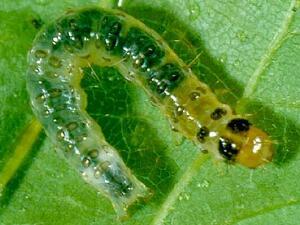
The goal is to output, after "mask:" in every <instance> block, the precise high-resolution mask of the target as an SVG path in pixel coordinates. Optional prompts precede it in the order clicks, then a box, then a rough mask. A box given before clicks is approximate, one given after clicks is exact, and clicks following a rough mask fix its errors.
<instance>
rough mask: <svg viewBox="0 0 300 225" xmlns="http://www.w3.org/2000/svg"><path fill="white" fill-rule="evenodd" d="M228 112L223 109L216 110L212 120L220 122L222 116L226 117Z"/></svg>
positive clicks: (211, 116)
mask: <svg viewBox="0 0 300 225" xmlns="http://www.w3.org/2000/svg"><path fill="white" fill-rule="evenodd" d="M226 113H227V112H226V110H225V109H222V108H216V109H215V111H213V112H212V113H211V114H210V118H212V119H213V120H219V119H221V117H222V116H224V115H226Z"/></svg>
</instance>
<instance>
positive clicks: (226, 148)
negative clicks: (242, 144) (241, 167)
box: [219, 137, 238, 160]
mask: <svg viewBox="0 0 300 225" xmlns="http://www.w3.org/2000/svg"><path fill="white" fill-rule="evenodd" d="M219 153H220V154H221V155H222V156H223V157H224V158H225V159H227V160H233V159H234V158H235V157H236V155H237V154H238V150H237V148H236V145H235V144H234V143H233V142H232V141H231V140H229V139H227V138H222V137H221V138H220V139H219Z"/></svg>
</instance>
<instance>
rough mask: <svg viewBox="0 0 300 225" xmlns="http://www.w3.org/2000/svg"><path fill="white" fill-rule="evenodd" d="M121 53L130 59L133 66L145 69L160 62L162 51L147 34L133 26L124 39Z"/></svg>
mask: <svg viewBox="0 0 300 225" xmlns="http://www.w3.org/2000/svg"><path fill="white" fill-rule="evenodd" d="M123 54H124V55H125V56H129V57H130V58H131V59H132V61H133V66H134V67H136V68H141V69H142V70H146V69H148V68H151V67H152V66H154V65H157V64H159V63H160V61H161V59H162V57H163V56H164V51H163V50H162V49H161V47H160V46H159V45H158V43H157V42H156V41H155V40H154V39H153V38H152V37H151V36H150V35H149V34H147V33H145V32H144V31H143V30H141V29H139V28H137V27H133V28H130V30H129V31H128V33H127V36H126V39H125V41H124V45H123Z"/></svg>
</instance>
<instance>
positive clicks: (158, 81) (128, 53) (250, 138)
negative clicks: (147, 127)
mask: <svg viewBox="0 0 300 225" xmlns="http://www.w3.org/2000/svg"><path fill="white" fill-rule="evenodd" d="M28 61H29V65H30V67H29V70H28V76H27V84H28V91H29V93H30V97H31V102H32V106H33V109H34V112H35V114H36V115H37V117H38V119H39V120H40V121H41V122H42V124H43V126H44V127H45V130H46V132H47V134H48V136H49V137H50V138H51V139H52V141H53V142H54V143H57V144H58V145H59V147H60V149H62V150H63V152H64V154H65V156H66V157H67V159H68V160H69V161H70V162H71V164H72V165H73V166H75V167H76V168H79V170H80V171H81V173H82V175H83V177H84V178H85V179H86V181H87V182H88V183H90V184H92V185H94V186H95V187H96V188H98V189H99V190H101V191H102V192H104V193H105V194H106V195H107V196H108V197H109V198H110V199H111V201H112V203H113V205H114V206H115V209H116V211H117V213H118V214H119V215H123V214H125V213H126V209H127V207H128V206H130V205H131V204H132V203H133V202H135V201H136V200H137V199H138V198H139V197H145V196H146V195H147V188H146V187H145V186H144V185H143V184H142V183H141V182H140V181H138V180H137V179H136V178H135V177H134V176H133V175H132V174H131V172H130V171H129V169H128V168H127V167H126V166H125V164H124V163H123V161H122V160H121V158H120V157H119V155H118V154H117V153H116V150H115V149H114V148H113V147H112V146H110V145H109V144H108V143H107V142H106V141H105V138H104V137H103V134H102V132H101V128H100V127H99V126H98V124H96V122H95V121H94V120H93V119H92V118H91V117H90V116H89V115H88V114H87V112H86V111H85V108H86V105H87V102H86V101H87V100H86V95H85V93H84V91H83V90H82V89H81V88H80V80H81V78H82V76H83V74H82V69H81V68H83V67H86V66H88V65H90V64H97V65H99V66H113V67H115V68H116V69H118V70H119V71H120V72H121V74H123V75H124V76H125V77H126V78H128V79H130V80H132V81H133V82H135V83H137V84H139V85H140V86H142V87H143V88H144V89H145V90H146V92H147V93H148V94H149V95H151V96H153V97H154V98H155V100H156V102H157V104H158V106H159V107H160V109H161V110H162V111H163V112H164V113H165V114H166V115H167V116H168V117H169V118H170V119H171V121H172V123H173V126H174V127H175V128H176V129H177V130H178V131H179V132H181V133H182V134H183V135H184V136H186V137H187V138H189V139H191V140H194V141H195V143H199V145H201V148H202V149H205V150H207V151H209V152H211V153H212V154H213V155H214V156H215V157H216V158H217V159H222V160H223V159H226V160H230V161H238V162H240V163H241V164H243V165H245V166H248V167H252V168H254V167H257V166H258V165H260V164H263V162H264V161H269V160H270V159H271V157H272V149H271V143H270V141H269V139H268V136H267V135H266V134H265V133H264V132H262V131H261V130H259V129H257V128H255V127H253V126H251V125H250V123H249V122H248V121H247V120H245V119H242V118H240V117H239V116H236V115H234V114H233V113H232V110H231V109H230V108H229V106H227V105H225V104H222V103H220V102H219V101H218V100H217V98H216V97H215V96H214V94H213V93H212V92H211V90H210V89H209V88H208V87H207V85H205V84H203V83H202V82H200V81H199V80H198V79H197V78H196V76H195V75H194V74H193V73H192V71H191V70H190V69H189V68H188V67H187V66H186V65H185V64H184V63H183V62H182V60H181V59H179V58H178V56H177V55H176V54H175V53H174V52H173V51H172V50H171V49H170V48H169V47H168V45H167V44H166V43H165V42H164V40H163V39H162V38H161V37H160V36H159V35H158V34H157V33H156V32H154V31H153V30H151V29H149V28H147V27H146V26H145V25H144V24H142V23H141V22H139V21H138V20H136V19H134V18H132V17H131V16H129V15H126V14H125V13H123V12H121V11H118V10H105V9H100V8H85V9H80V10H77V11H73V12H69V13H68V14H66V15H64V16H63V17H61V18H59V19H57V20H56V21H55V22H54V23H52V24H49V25H48V26H46V27H45V28H44V29H43V30H41V32H40V33H39V34H38V35H37V37H36V39H35V41H34V43H33V47H32V49H31V51H30V53H29V57H28Z"/></svg>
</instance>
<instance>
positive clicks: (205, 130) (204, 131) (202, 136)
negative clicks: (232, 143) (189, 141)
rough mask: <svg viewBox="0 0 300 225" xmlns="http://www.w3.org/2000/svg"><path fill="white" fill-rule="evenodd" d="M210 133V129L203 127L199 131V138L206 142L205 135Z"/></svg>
mask: <svg viewBox="0 0 300 225" xmlns="http://www.w3.org/2000/svg"><path fill="white" fill-rule="evenodd" d="M208 134H209V130H208V128H207V127H201V128H200V130H199V131H198V133H197V138H198V140H199V141H200V142H204V139H205V137H207V136H208Z"/></svg>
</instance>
